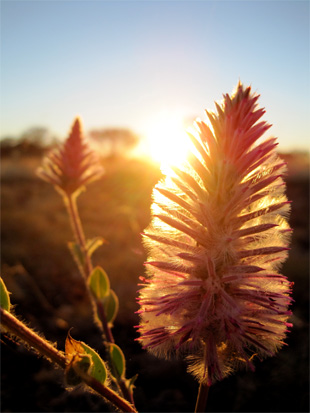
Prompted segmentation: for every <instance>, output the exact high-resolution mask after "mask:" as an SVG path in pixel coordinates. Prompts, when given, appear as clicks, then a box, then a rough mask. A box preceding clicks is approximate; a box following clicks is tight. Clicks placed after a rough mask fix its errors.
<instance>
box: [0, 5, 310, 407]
mask: <svg viewBox="0 0 310 413" xmlns="http://www.w3.org/2000/svg"><path fill="white" fill-rule="evenodd" d="M239 79H240V80H241V81H242V82H243V83H245V84H246V85H248V84H250V85H252V89H253V91H255V92H257V93H258V94H261V98H260V100H259V104H260V106H263V107H265V108H266V112H267V113H266V115H265V116H264V119H265V120H267V121H269V122H270V123H272V124H273V126H272V128H271V129H270V130H269V131H268V136H269V135H274V136H276V137H278V142H279V146H278V149H279V153H280V156H282V157H283V158H284V159H285V160H286V161H287V163H288V176H287V178H286V181H287V195H288V198H289V199H290V200H292V201H293V203H292V214H291V219H290V224H291V226H292V228H293V229H294V233H293V240H292V250H291V252H290V255H289V259H288V260H287V262H286V263H285V265H284V267H283V271H282V272H283V273H284V274H285V275H287V276H288V278H289V279H290V280H291V281H294V282H295V285H294V290H293V295H294V299H295V302H294V304H293V312H294V315H293V317H292V322H293V324H294V327H293V329H292V332H291V333H290V334H289V336H288V338H287V344H288V346H286V347H284V348H283V349H282V350H281V351H280V352H279V353H278V355H277V356H276V357H273V358H271V359H267V360H266V361H264V362H262V363H256V366H257V369H256V372H255V373H252V372H246V371H244V372H243V371H242V372H239V373H237V374H235V375H234V376H232V377H230V378H228V379H225V380H223V381H222V382H221V383H218V384H217V385H216V386H214V388H212V389H211V391H210V395H209V404H208V411H214V412H224V411H243V412H249V411H251V412H258V411H263V412H306V411H309V392H308V389H309V357H308V355H309V312H308V310H309V153H308V150H309V2H307V1H270V2H265V1H247V2H244V1H240V2H239V1H230V2H226V1H138V2H137V1H57V2H52V1H45V2H37V1H27V0H24V1H14V0H10V1H5V0H3V1H2V2H1V113H0V116H1V128H0V137H1V140H0V143H1V220H2V225H1V273H2V277H3V278H4V280H5V282H6V284H7V287H8V289H9V291H11V292H12V296H11V300H12V303H13V304H14V305H15V313H16V314H17V315H19V316H20V317H21V318H22V319H23V320H25V321H26V322H27V323H28V324H29V325H31V326H32V327H34V328H35V329H36V330H37V331H41V332H42V333H44V335H45V337H46V338H48V339H49V340H51V341H53V342H57V344H58V346H59V348H63V347H64V342H65V338H66V335H67V331H68V329H69V328H70V327H74V328H73V330H72V336H73V337H74V338H75V339H79V340H84V341H85V342H87V343H88V344H89V345H91V346H93V347H95V348H96V349H98V351H99V352H102V354H104V351H103V348H102V344H101V343H100V339H99V335H98V332H97V331H96V328H95V327H92V323H91V321H90V320H91V314H90V306H89V303H88V301H87V299H86V298H85V294H84V288H83V283H82V282H81V280H80V276H79V273H78V271H77V269H76V268H75V264H74V262H73V260H72V257H71V255H70V252H69V249H68V247H67V242H68V241H71V240H72V234H71V229H70V226H69V222H68V219H67V213H66V210H65V208H64V206H63V203H62V200H61V198H60V196H59V194H58V193H57V192H56V191H55V190H54V189H53V188H52V187H51V186H50V185H48V184H46V183H44V182H43V181H41V180H40V179H39V178H37V177H36V175H35V170H36V168H37V167H38V166H39V165H40V164H41V162H42V157H43V156H44V155H45V154H46V152H47V151H48V149H49V148H51V147H54V146H55V145H56V144H57V143H59V142H61V141H62V140H63V139H64V138H66V136H67V134H68V132H69V130H70V127H71V125H72V122H73V120H74V118H75V116H76V115H80V116H81V118H82V121H83V124H84V132H85V135H86V136H87V138H88V139H89V142H90V143H91V145H92V146H93V147H94V148H95V149H96V150H97V151H98V153H99V154H100V156H101V158H102V163H103V165H104V167H105V171H106V172H105V175H104V176H103V177H102V179H101V180H100V181H98V182H96V183H93V184H91V185H90V186H89V187H88V189H87V192H86V193H83V194H81V196H80V197H79V199H78V205H79V208H80V214H81V219H82V222H83V223H84V227H85V232H86V235H87V237H89V238H91V237H93V236H103V237H104V238H105V239H106V240H107V243H106V244H104V245H103V246H102V247H100V248H99V249H98V250H97V251H96V252H95V254H94V256H93V262H94V264H99V265H102V266H103V268H104V269H105V270H106V271H107V273H108V274H109V277H110V280H111V286H112V288H113V289H114V290H115V291H116V292H117V294H118V296H119V299H120V312H119V315H118V317H117V319H116V321H115V327H114V335H115V339H116V342H117V343H119V344H120V345H121V347H122V349H123V350H124V353H125V355H126V358H127V370H128V376H129V377H130V376H133V375H134V374H136V373H139V377H138V380H137V382H136V390H135V395H136V403H137V408H138V409H139V411H144V412H168V411H174V412H188V411H193V408H194V405H195V400H196V394H197V390H198V384H197V383H196V382H195V381H194V379H193V378H192V377H191V376H190V375H188V374H187V373H186V366H185V365H184V364H182V363H180V362H179V361H169V362H167V361H162V360H158V359H155V358H154V357H152V356H150V355H148V354H147V353H146V352H145V351H143V350H142V349H141V347H140V345H139V344H137V343H136V342H135V341H134V339H135V338H136V337H137V335H136V332H135V329H134V327H133V326H135V325H137V324H138V317H137V315H136V314H135V311H136V310H137V309H138V307H137V304H136V301H135V298H136V296H137V292H136V291H137V289H138V287H137V284H138V282H139V276H141V275H143V274H144V268H143V262H144V261H145V259H146V254H145V251H144V249H143V247H142V244H141V235H140V234H141V232H142V231H143V230H144V228H145V227H146V226H147V225H148V223H149V221H150V204H151V193H152V188H153V186H154V185H155V184H156V182H158V180H159V179H161V178H162V171H163V170H164V168H163V166H164V165H165V163H167V162H169V161H171V158H172V155H174V156H175V155H176V154H177V155H178V156H179V158H181V157H182V156H183V155H184V151H183V152H182V150H181V151H179V149H182V148H184V145H185V144H183V142H185V138H184V136H185V135H184V129H186V128H188V127H189V126H190V125H191V124H192V122H193V120H194V119H195V118H197V117H200V118H202V119H204V118H205V115H204V109H211V110H212V109H214V103H213V101H214V100H216V101H219V100H221V96H222V93H227V92H229V93H230V92H231V91H232V90H233V89H234V87H235V86H236V84H237V82H238V80H239ZM184 150H186V148H185V149H184ZM176 160H177V159H176ZM1 355H2V358H1V367H2V369H1V374H2V380H1V390H2V391H1V403H2V405H1V410H2V411H4V412H30V411H31V412H36V411H50V412H55V411H61V412H79V411H101V412H102V411H109V410H110V409H109V407H107V406H106V405H105V404H104V403H102V402H101V401H100V400H99V399H98V398H97V397H96V396H93V395H85V394H83V393H82V392H81V391H80V390H79V389H76V390H74V391H73V392H71V393H68V392H66V391H65V389H64V383H63V379H62V374H61V372H60V371H57V370H54V369H53V368H52V367H51V366H50V365H49V363H48V362H46V361H45V360H42V359H38V358H37V357H36V356H35V355H33V354H31V353H30V352H28V351H27V350H26V349H25V348H24V347H23V346H22V345H19V344H17V343H14V341H12V340H10V339H9V338H8V337H7V336H5V335H3V336H2V343H1Z"/></svg>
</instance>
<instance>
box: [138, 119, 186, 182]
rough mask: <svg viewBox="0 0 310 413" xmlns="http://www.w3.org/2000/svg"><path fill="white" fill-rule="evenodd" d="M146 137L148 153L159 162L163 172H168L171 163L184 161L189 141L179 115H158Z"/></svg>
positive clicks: (179, 163) (175, 163) (178, 164)
mask: <svg viewBox="0 0 310 413" xmlns="http://www.w3.org/2000/svg"><path fill="white" fill-rule="evenodd" d="M146 137H147V141H148V146H149V151H150V155H151V157H152V158H153V159H154V160H155V161H156V162H159V163H160V167H161V170H162V172H163V173H164V174H168V173H170V171H171V169H170V167H171V166H172V165H174V166H181V165H182V164H183V163H184V162H185V160H186V157H187V155H188V152H189V150H190V148H191V141H190V139H189V137H188V135H187V133H186V129H185V127H184V121H183V120H182V118H181V117H180V116H175V115H170V116H168V115H161V116H159V118H158V119H157V121H156V122H154V124H153V125H152V126H151V127H150V129H149V132H148V133H147V136H146Z"/></svg>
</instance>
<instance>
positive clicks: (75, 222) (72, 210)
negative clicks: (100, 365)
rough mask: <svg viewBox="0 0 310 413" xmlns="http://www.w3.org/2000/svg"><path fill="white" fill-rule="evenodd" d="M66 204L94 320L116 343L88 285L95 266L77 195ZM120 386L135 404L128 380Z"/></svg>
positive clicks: (105, 334)
mask: <svg viewBox="0 0 310 413" xmlns="http://www.w3.org/2000/svg"><path fill="white" fill-rule="evenodd" d="M64 202H65V205H66V207H67V210H68V213H69V216H70V221H71V226H72V230H73V233H74V237H75V239H76V242H77V243H78V244H79V245H80V248H81V251H82V252H83V255H84V259H85V266H84V268H83V276H84V280H85V284H86V289H87V291H88V294H89V297H90V300H91V304H92V307H93V312H94V320H95V322H96V321H97V320H99V321H100V323H98V322H96V324H97V325H98V326H99V328H100V330H101V332H102V333H104V336H105V339H106V341H107V342H108V343H114V337H113V333H112V330H111V328H110V326H109V324H108V322H107V318H106V315H105V311H104V308H103V305H102V303H101V302H100V301H99V300H96V299H95V297H94V296H93V294H92V293H91V291H90V289H89V287H88V284H87V279H88V277H89V276H90V274H91V272H92V270H93V265H92V262H91V259H90V256H89V254H88V251H87V248H86V238H85V234H84V230H83V226H82V222H81V219H80V216H79V211H78V208H77V204H76V195H74V194H70V195H65V196H64ZM118 385H119V388H120V390H121V392H122V394H123V396H124V397H125V398H126V399H127V400H128V401H129V402H131V403H132V404H134V401H133V395H132V392H130V391H129V389H128V387H127V385H126V380H125V379H123V378H119V380H118Z"/></svg>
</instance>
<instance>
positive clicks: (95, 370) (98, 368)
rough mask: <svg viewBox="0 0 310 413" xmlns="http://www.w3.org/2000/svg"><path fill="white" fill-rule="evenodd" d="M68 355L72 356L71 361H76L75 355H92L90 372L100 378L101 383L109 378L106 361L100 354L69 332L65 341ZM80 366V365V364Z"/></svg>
mask: <svg viewBox="0 0 310 413" xmlns="http://www.w3.org/2000/svg"><path fill="white" fill-rule="evenodd" d="M65 351H66V355H67V356H68V357H69V358H71V362H74V357H75V356H76V355H78V356H80V357H81V356H84V355H85V354H88V355H89V356H90V357H91V362H92V363H91V369H90V371H89V372H88V373H89V374H90V375H91V376H92V377H93V378H94V379H96V380H98V381H99V382H100V383H103V384H104V382H105V381H106V379H107V369H106V366H105V364H104V361H103V360H102V358H101V357H100V356H99V354H98V353H97V352H96V351H95V350H93V349H92V348H91V347H89V346H88V345H87V344H85V343H84V342H83V341H77V340H74V339H73V338H72V337H71V336H70V333H68V336H67V339H66V343H65ZM79 367H80V366H79Z"/></svg>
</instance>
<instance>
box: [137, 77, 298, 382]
mask: <svg viewBox="0 0 310 413" xmlns="http://www.w3.org/2000/svg"><path fill="white" fill-rule="evenodd" d="M257 101H258V96H257V95H256V96H255V95H253V94H252V92H251V88H250V87H247V88H245V87H244V86H243V85H242V84H241V83H239V84H238V86H237V89H236V91H235V92H234V94H232V96H229V95H228V94H225V95H224V100H223V102H222V104H216V112H215V113H213V112H210V111H207V112H206V113H207V116H208V119H209V125H207V124H206V123H205V122H201V121H199V122H196V129H197V130H198V135H195V136H193V135H189V139H191V141H192V143H193V145H194V146H193V148H195V149H193V151H194V150H195V153H194V152H193V153H191V154H190V155H189V156H188V159H187V161H186V162H185V163H184V165H183V166H182V167H179V168H176V167H174V168H172V169H173V172H174V173H175V175H174V176H171V177H167V178H166V179H165V180H163V181H162V182H160V183H159V184H158V185H157V186H156V191H154V192H153V199H154V203H153V206H152V208H153V215H152V222H151V223H150V225H149V227H148V228H147V229H146V231H145V234H144V235H143V242H144V244H145V247H146V249H147V252H148V260H147V264H148V265H147V266H146V276H147V279H148V282H144V285H143V286H142V288H141V290H140V291H139V298H140V300H139V304H140V311H139V314H140V320H141V321H140V326H139V334H140V338H139V341H140V342H141V343H142V345H143V348H146V349H148V350H149V351H150V352H151V353H153V354H155V355H157V356H159V357H170V356H172V355H173V354H175V355H180V356H185V357H186V358H187V361H188V370H189V371H190V372H191V373H192V374H193V375H194V376H195V377H196V378H197V379H198V380H199V381H200V382H203V383H206V384H208V385H211V384H214V383H215V382H216V381H218V380H222V379H223V378H225V377H226V376H227V375H229V374H231V373H232V372H234V371H235V370H237V369H238V368H240V367H241V366H245V367H249V368H251V369H254V366H253V363H252V359H253V358H254V355H257V356H258V358H259V359H263V358H264V357H268V356H272V355H274V354H275V353H276V352H277V351H278V350H279V349H280V348H281V347H282V346H283V344H284V342H283V340H284V339H285V336H286V333H287V330H288V328H289V327H291V326H292V324H291V323H289V322H288V318H289V316H290V315H291V311H290V310H289V309H288V307H289V305H290V304H291V302H292V298H291V297H290V294H291V288H292V285H291V283H290V282H289V281H288V280H287V278H286V277H285V276H283V275H281V273H279V267H280V264H281V263H283V262H284V261H285V259H286V258H287V255H288V250H289V248H288V241H289V238H290V235H291V230H290V227H289V225H288V222H287V218H288V215H289V211H290V202H289V201H288V200H287V198H286V195H285V188H286V186H285V183H284V181H283V176H284V174H285V172H286V165H285V164H284V163H283V162H282V160H281V159H280V158H279V157H278V156H277V154H276V152H275V148H276V146H277V143H276V139H275V138H269V139H267V140H262V141H260V139H261V138H262V135H263V134H264V133H265V132H266V131H267V130H268V129H269V127H270V125H269V124H267V123H266V122H264V121H259V120H260V119H261V118H262V116H263V115H264V113H265V111H264V109H258V108H257ZM258 121H259V122H258ZM160 211H161V212H160ZM143 281H144V280H143ZM251 355H252V356H251Z"/></svg>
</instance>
